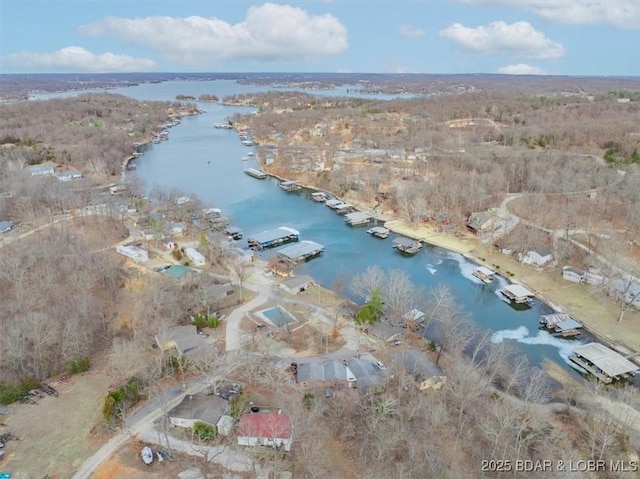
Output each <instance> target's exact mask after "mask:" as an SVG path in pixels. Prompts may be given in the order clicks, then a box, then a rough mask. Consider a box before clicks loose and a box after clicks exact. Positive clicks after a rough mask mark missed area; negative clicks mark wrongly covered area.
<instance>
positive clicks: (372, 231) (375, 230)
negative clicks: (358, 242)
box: [367, 226, 389, 233]
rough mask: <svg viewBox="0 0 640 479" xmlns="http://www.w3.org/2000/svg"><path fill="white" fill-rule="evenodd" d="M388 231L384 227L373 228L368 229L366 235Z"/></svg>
mask: <svg viewBox="0 0 640 479" xmlns="http://www.w3.org/2000/svg"><path fill="white" fill-rule="evenodd" d="M388 232H389V230H388V229H387V228H385V227H384V226H374V227H373V228H369V230H368V231H367V233H388Z"/></svg>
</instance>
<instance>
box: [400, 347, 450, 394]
mask: <svg viewBox="0 0 640 479" xmlns="http://www.w3.org/2000/svg"><path fill="white" fill-rule="evenodd" d="M393 363H394V364H395V365H396V366H397V367H398V368H400V369H402V370H404V371H405V372H406V373H407V374H409V375H411V376H412V377H413V379H414V381H415V382H416V387H417V388H418V389H419V390H420V391H424V390H426V389H436V390H437V389H440V388H441V387H442V385H443V384H444V383H445V382H446V380H447V378H446V376H445V375H444V374H443V372H442V370H441V369H440V368H439V367H438V366H436V364H435V363H434V362H433V361H431V359H429V357H428V356H427V355H426V354H425V353H423V352H422V351H420V350H419V349H408V350H406V351H402V352H399V353H397V354H396V355H395V356H394V357H393Z"/></svg>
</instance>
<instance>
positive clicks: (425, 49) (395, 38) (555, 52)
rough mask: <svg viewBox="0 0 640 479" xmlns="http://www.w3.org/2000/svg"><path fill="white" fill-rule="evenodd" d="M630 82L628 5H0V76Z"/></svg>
mask: <svg viewBox="0 0 640 479" xmlns="http://www.w3.org/2000/svg"><path fill="white" fill-rule="evenodd" d="M153 71H158V72H225V73H228V72H300V73H307V72H332V73H340V72H345V73H438V74H448V73H450V74H454V73H504V74H542V75H545V74H546V75H588V76H640V0H439V1H431V0H398V1H387V0H378V1H369V0H323V1H321V0H317V1H311V0H309V1H293V0H292V1H288V2H281V1H271V2H264V3H261V2H254V1H245V0H154V1H148V0H127V1H125V0H66V1H64V0H40V1H35V0H0V73H41V72H46V73H54V72H69V73H84V72H86V73H113V72H153Z"/></svg>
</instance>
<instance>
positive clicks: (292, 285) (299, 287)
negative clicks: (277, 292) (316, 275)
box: [280, 274, 316, 294]
mask: <svg viewBox="0 0 640 479" xmlns="http://www.w3.org/2000/svg"><path fill="white" fill-rule="evenodd" d="M315 284H316V283H315V281H314V280H313V278H312V277H311V276H309V275H306V274H303V275H300V276H294V277H293V278H291V279H288V280H286V281H283V282H282V283H280V288H281V289H284V290H285V291H286V292H287V293H290V294H298V293H301V292H303V291H306V290H307V289H309V288H310V287H311V286H313V285H315Z"/></svg>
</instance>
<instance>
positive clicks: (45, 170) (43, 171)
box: [29, 165, 55, 176]
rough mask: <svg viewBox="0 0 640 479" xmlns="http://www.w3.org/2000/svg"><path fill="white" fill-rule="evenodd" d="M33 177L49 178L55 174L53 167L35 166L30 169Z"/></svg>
mask: <svg viewBox="0 0 640 479" xmlns="http://www.w3.org/2000/svg"><path fill="white" fill-rule="evenodd" d="M29 172H30V173H31V175H32V176H48V175H53V174H54V173H55V168H54V167H53V165H35V166H30V167H29Z"/></svg>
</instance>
